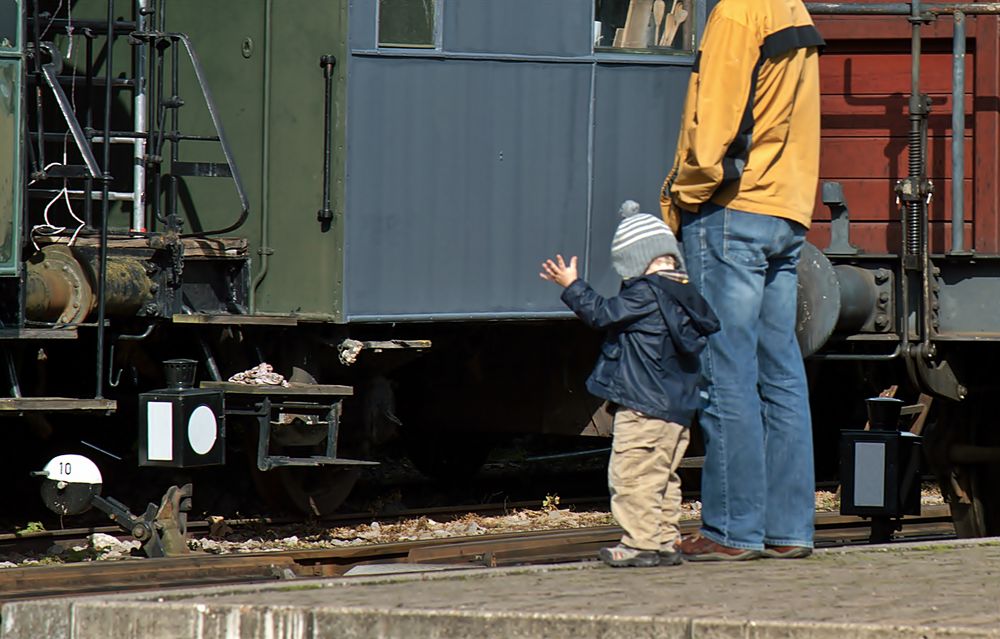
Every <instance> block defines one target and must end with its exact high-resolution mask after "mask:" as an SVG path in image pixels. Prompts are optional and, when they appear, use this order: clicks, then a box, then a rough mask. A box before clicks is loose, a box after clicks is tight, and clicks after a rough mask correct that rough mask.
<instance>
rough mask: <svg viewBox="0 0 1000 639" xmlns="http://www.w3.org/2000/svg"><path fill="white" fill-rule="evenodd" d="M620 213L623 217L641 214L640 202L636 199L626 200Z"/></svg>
mask: <svg viewBox="0 0 1000 639" xmlns="http://www.w3.org/2000/svg"><path fill="white" fill-rule="evenodd" d="M618 215H620V216H622V217H632V216H633V215H639V203H638V202H636V201H635V200H625V201H624V202H622V206H621V208H620V209H618Z"/></svg>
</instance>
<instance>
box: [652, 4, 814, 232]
mask: <svg viewBox="0 0 1000 639" xmlns="http://www.w3.org/2000/svg"><path fill="white" fill-rule="evenodd" d="M822 45H823V39H822V37H820V35H819V32H818V31H817V30H816V27H815V26H814V25H813V22H812V19H811V18H810V17H809V13H808V12H807V11H806V8H805V6H803V4H802V2H801V0H721V1H720V2H719V4H718V5H716V7H715V9H713V10H712V14H711V16H710V17H709V20H708V25H707V27H706V29H705V35H704V38H703V39H702V43H701V49H700V50H699V51H698V54H697V57H696V58H695V63H694V68H693V69H692V73H691V79H690V82H689V84H688V93H687V101H686V102H685V106H684V116H683V120H682V122H681V131H680V137H679V139H678V142H677V155H676V157H675V159H674V166H673V169H672V170H671V171H670V174H669V175H667V179H666V180H665V182H664V185H663V191H662V193H661V198H660V204H661V206H662V208H663V214H664V217H665V218H666V220H667V222H668V223H675V221H676V217H677V211H676V209H675V208H674V207H675V206H679V207H680V208H683V209H686V210H688V211H692V212H697V211H698V207H699V206H700V205H701V204H702V203H704V202H707V201H712V202H714V203H716V204H719V205H722V206H727V207H730V208H734V209H738V210H741V211H747V212H750V213H760V214H764V215H774V216H777V217H783V218H788V219H790V220H794V221H796V222H798V223H800V224H802V225H803V226H805V227H807V228H808V227H809V225H810V223H811V222H812V211H813V203H814V201H815V197H816V182H817V180H818V176H819V134H820V119H819V118H820V97H819V61H818V47H821V46H822Z"/></svg>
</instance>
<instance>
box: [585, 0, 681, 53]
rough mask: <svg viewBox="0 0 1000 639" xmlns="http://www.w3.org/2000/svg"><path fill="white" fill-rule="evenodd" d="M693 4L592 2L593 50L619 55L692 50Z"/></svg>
mask: <svg viewBox="0 0 1000 639" xmlns="http://www.w3.org/2000/svg"><path fill="white" fill-rule="evenodd" d="M693 2H694V0H594V49H596V50H598V51H615V52H619V53H676V52H682V51H693V50H694V6H693Z"/></svg>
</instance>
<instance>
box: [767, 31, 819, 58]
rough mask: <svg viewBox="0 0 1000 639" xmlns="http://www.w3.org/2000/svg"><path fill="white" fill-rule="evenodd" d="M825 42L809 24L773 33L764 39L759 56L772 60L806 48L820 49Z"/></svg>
mask: <svg viewBox="0 0 1000 639" xmlns="http://www.w3.org/2000/svg"><path fill="white" fill-rule="evenodd" d="M825 44H826V42H825V41H824V40H823V36H821V35H820V34H819V31H817V30H816V27H814V26H813V25H811V24H807V25H803V26H801V27H788V28H786V29H782V30H781V31H775V32H774V33H772V34H771V35H769V36H767V37H766V38H764V44H763V45H761V47H760V52H761V55H762V56H763V57H764V58H773V57H776V56H779V55H781V54H783V53H788V52H789V51H793V50H795V49H806V48H808V47H817V48H822V47H823V45H825Z"/></svg>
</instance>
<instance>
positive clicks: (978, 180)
mask: <svg viewBox="0 0 1000 639" xmlns="http://www.w3.org/2000/svg"><path fill="white" fill-rule="evenodd" d="M815 21H816V25H817V27H818V28H819V30H820V33H822V34H823V37H824V38H825V39H826V42H827V47H826V49H825V51H824V54H823V55H822V56H821V58H820V72H821V75H822V77H821V91H822V151H821V157H820V180H821V181H824V180H835V181H838V182H840V183H841V184H842V185H843V187H844V195H845V197H846V199H847V204H848V208H849V210H850V214H851V241H852V242H853V243H854V244H855V245H856V246H858V247H860V248H862V249H864V250H866V251H868V252H877V253H885V252H894V253H895V252H898V250H899V247H900V223H899V218H900V213H899V208H898V206H897V205H896V202H895V200H896V196H895V193H894V191H893V189H894V186H895V183H896V181H897V180H898V179H900V178H903V177H906V173H907V145H906V143H907V133H908V130H909V121H908V115H907V100H908V97H909V94H910V55H909V51H910V30H909V25H908V23H907V22H906V19H905V18H903V17H876V16H861V17H846V16H844V17H842V16H836V17H835V16H816V17H815ZM951 27H952V20H951V18H950V17H944V18H940V19H939V20H938V21H937V22H936V23H934V24H932V25H930V26H928V27H925V28H924V29H923V35H924V39H923V55H922V56H921V79H920V81H921V82H920V83H921V90H922V91H923V92H925V93H928V94H929V95H930V96H931V98H932V101H933V106H932V111H931V116H930V120H929V125H928V146H929V149H928V152H929V157H928V165H927V166H928V175H929V176H930V177H931V178H932V180H933V181H934V188H935V192H934V197H933V199H932V202H931V208H930V225H931V230H930V243H931V250H932V251H933V252H943V251H947V250H948V249H949V248H950V246H951V222H950V220H951V192H952V188H953V185H952V181H951V84H952V80H951V71H952V57H951V50H952V40H951ZM967 32H968V36H969V40H968V42H967V46H966V49H967V54H966V62H965V68H966V79H965V91H966V93H965V110H966V123H965V137H966V142H967V143H966V148H965V180H964V188H965V236H966V248H970V247H973V248H975V249H976V250H977V251H978V252H981V253H997V252H1000V225H998V223H997V204H998V194H997V191H998V189H997V173H998V168H1000V161H998V153H1000V151H998V146H1000V144H998V133H1000V112H998V111H1000V109H998V105H1000V100H998V97H997V96H998V94H1000V82H998V75H997V74H998V55H1000V43H998V36H1000V29H998V19H997V17H996V16H977V17H972V16H970V17H969V18H968V19H967ZM829 219H830V211H829V209H828V208H827V207H826V206H824V205H823V204H822V202H821V200H820V195H819V193H817V198H816V209H815V213H814V220H815V222H814V224H813V228H812V229H811V230H810V233H809V239H810V241H812V242H813V243H814V244H816V245H817V246H820V247H825V246H826V245H827V244H828V242H829V234H830V228H829Z"/></svg>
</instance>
